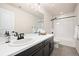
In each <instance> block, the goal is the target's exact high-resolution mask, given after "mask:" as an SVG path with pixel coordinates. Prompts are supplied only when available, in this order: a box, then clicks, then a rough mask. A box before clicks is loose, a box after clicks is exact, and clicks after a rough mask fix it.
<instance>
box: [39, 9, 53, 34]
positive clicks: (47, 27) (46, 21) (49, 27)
mask: <svg viewBox="0 0 79 59" xmlns="http://www.w3.org/2000/svg"><path fill="white" fill-rule="evenodd" d="M40 12H41V13H43V15H44V30H45V31H46V33H52V32H53V25H52V22H51V19H52V15H50V14H49V13H48V12H47V11H45V9H43V8H41V10H40Z"/></svg>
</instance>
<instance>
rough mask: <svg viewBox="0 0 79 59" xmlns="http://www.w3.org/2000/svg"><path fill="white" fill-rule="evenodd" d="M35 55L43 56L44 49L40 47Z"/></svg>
mask: <svg viewBox="0 0 79 59" xmlns="http://www.w3.org/2000/svg"><path fill="white" fill-rule="evenodd" d="M33 56H43V49H40V50H39V51H38V52H36V53H35V54H34V55H33Z"/></svg>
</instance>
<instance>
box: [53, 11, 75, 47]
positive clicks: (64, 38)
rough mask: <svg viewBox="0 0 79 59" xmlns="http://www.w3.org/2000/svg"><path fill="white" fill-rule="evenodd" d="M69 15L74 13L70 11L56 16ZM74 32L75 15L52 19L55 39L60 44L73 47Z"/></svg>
mask: <svg viewBox="0 0 79 59" xmlns="http://www.w3.org/2000/svg"><path fill="white" fill-rule="evenodd" d="M71 15H74V13H73V12H71V13H67V14H64V15H59V16H57V17H67V16H71ZM74 32H75V17H73V18H66V19H60V20H54V33H55V40H58V41H59V43H60V44H63V45H67V46H72V47H75V39H74Z"/></svg>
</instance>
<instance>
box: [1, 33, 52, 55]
mask: <svg viewBox="0 0 79 59" xmlns="http://www.w3.org/2000/svg"><path fill="white" fill-rule="evenodd" d="M51 36H53V34H47V35H40V36H39V35H37V34H26V35H25V37H28V38H33V39H35V41H34V42H32V43H29V44H28V45H23V46H10V43H4V44H0V56H13V55H16V54H18V53H20V52H22V51H24V50H26V49H29V48H30V47H32V46H34V45H36V44H38V43H40V42H42V41H44V40H46V39H47V38H49V37H51Z"/></svg>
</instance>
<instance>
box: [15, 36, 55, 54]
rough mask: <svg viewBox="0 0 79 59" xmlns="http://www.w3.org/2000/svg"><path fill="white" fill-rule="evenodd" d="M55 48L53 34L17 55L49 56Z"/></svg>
mask: <svg viewBox="0 0 79 59" xmlns="http://www.w3.org/2000/svg"><path fill="white" fill-rule="evenodd" d="M53 49H54V41H53V36H52V37H50V38H48V39H46V40H44V41H43V42H41V43H38V44H37V45H35V46H33V47H31V48H29V49H27V50H25V51H22V52H21V53H19V54H17V55H15V56H49V55H50V53H51V52H52V51H53Z"/></svg>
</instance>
